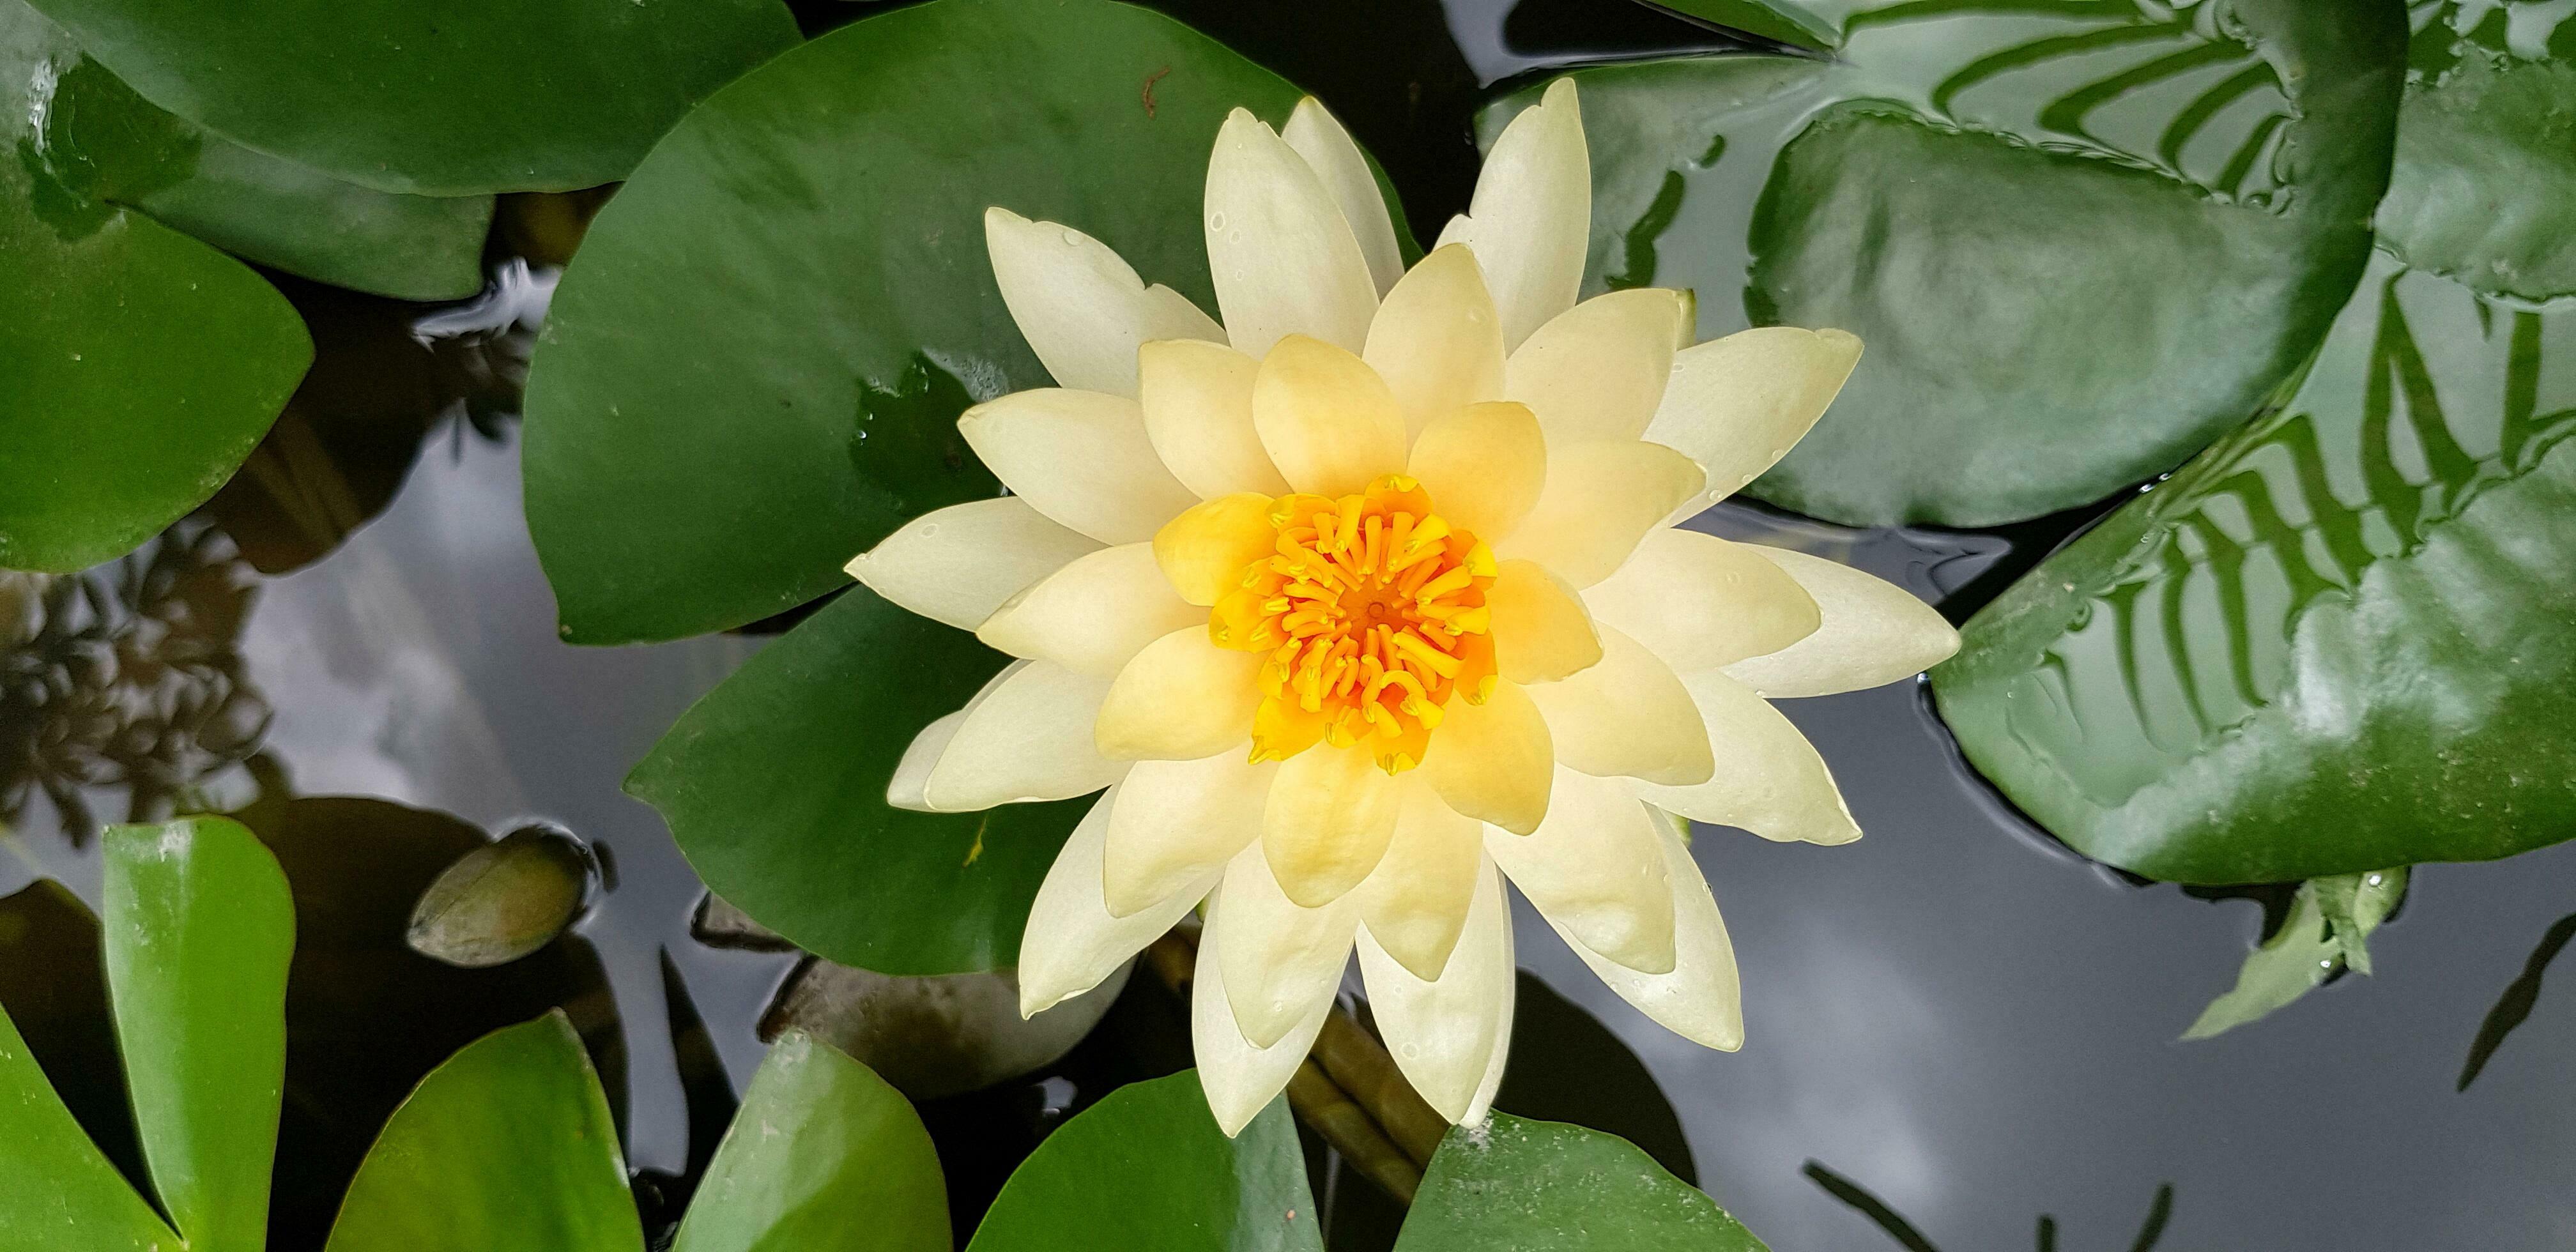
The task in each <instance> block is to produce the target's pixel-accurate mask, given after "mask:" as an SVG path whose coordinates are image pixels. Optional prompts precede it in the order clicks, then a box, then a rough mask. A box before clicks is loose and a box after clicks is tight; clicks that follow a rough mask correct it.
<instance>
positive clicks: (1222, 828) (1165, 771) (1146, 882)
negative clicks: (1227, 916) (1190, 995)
mask: <svg viewBox="0 0 2576 1252" xmlns="http://www.w3.org/2000/svg"><path fill="white" fill-rule="evenodd" d="M1243 758H1244V754H1243V751H1242V750H1241V749H1240V748H1235V749H1230V750H1228V751H1224V752H1219V753H1217V754H1215V755H1213V756H1207V757H1201V758H1200V759H1198V760H1195V761H1138V762H1137V763H1136V767H1135V768H1134V769H1131V770H1129V771H1127V777H1126V778H1125V779H1124V780H1122V781H1121V782H1120V783H1119V784H1118V807H1117V808H1116V809H1115V810H1113V811H1112V812H1111V813H1110V815H1109V850H1108V852H1107V854H1106V855H1105V857H1104V858H1103V861H1102V881H1101V891H1102V895H1103V896H1104V898H1106V900H1107V901H1108V904H1109V911H1110V912H1111V913H1113V914H1116V915H1118V916H1121V917H1124V916H1126V915H1127V914H1129V913H1133V912H1136V911H1138V910H1140V909H1146V908H1151V907H1153V905H1154V904H1155V903H1157V902H1159V901H1161V900H1163V899H1165V898H1166V897H1168V896H1170V895H1171V893H1173V892H1175V891H1178V890H1180V889H1181V888H1183V887H1185V886H1187V885H1188V884H1190V883H1193V882H1197V881H1199V880H1200V879H1202V878H1204V877H1206V876H1207V875H1209V874H1213V873H1215V872H1217V871H1219V870H1221V869H1223V868H1225V863H1226V862H1228V861H1230V860H1233V859H1234V855H1235V854H1236V853H1238V852H1241V851H1243V850H1244V849H1245V848H1247V847H1250V846H1251V845H1252V841H1253V840H1255V839H1258V838H1260V837H1261V806H1262V802H1263V801H1264V800H1266V799H1268V798H1269V795H1270V782H1271V779H1272V778H1274V777H1276V776H1277V775H1278V773H1279V766H1278V765H1277V764H1276V763H1273V762H1267V761H1263V762H1248V761H1246V760H1244V759H1243Z"/></svg>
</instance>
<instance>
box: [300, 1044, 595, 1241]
mask: <svg viewBox="0 0 2576 1252" xmlns="http://www.w3.org/2000/svg"><path fill="white" fill-rule="evenodd" d="M643 1246H644V1231H643V1228H642V1225H641V1223H640V1222H639V1221H638V1220H637V1218H636V1215H635V1201H634V1198H633V1197H632V1196H631V1195H629V1194H628V1192H627V1189H626V1164H625V1160H624V1158H623V1156H621V1155H620V1153H619V1152H618V1148H617V1127H616V1125H615V1123H613V1122H612V1121H611V1120H610V1118H609V1115H608V1098H607V1097H606V1096H605V1095H604V1094H602V1093H601V1091H600V1089H599V1077H598V1075H596V1074H594V1073H592V1072H591V1068H590V1058H589V1057H588V1056H586V1055H584V1054H583V1052H582V1050H581V1038H580V1036H578V1035H576V1034H574V1033H573V1029H572V1026H571V1024H570V1023H568V1022H566V1021H565V1020H564V1017H563V1015H562V1013H560V1012H555V1013H549V1014H547V1015H546V1016H544V1017H540V1018H538V1019H537V1020H535V1021H532V1022H526V1023H523V1024H521V1025H517V1026H510V1027H505V1028H503V1029H501V1030H497V1031H494V1032H493V1033H491V1034H489V1035H486V1036H484V1037H483V1038H482V1039H480V1040H478V1041H476V1042H475V1043H474V1044H472V1045H471V1046H469V1047H467V1048H466V1049H465V1050H464V1051H462V1052H459V1053H457V1054H456V1055H455V1056H454V1057H453V1058H451V1059H450V1060H449V1061H448V1062H447V1063H446V1064H444V1065H441V1066H439V1067H438V1068H437V1069H436V1070H435V1071H433V1072H432V1073H431V1074H430V1076H429V1077H428V1078H427V1079H425V1080H423V1081H422V1083H421V1084H420V1089H419V1090H417V1091H414V1092H413V1093H412V1096H411V1098H410V1099H409V1100H406V1101H404V1102H403V1106H402V1107H401V1108H400V1109H397V1110H395V1112H394V1116H393V1121H392V1122H391V1123H389V1124H388V1125H386V1127H385V1131H384V1134H383V1135H382V1136H380V1137H378V1138H377V1140H376V1144H375V1146H374V1147H373V1148H371V1149H369V1150H368V1152H367V1160H366V1164H364V1165H362V1166H360V1167H359V1168H358V1177H357V1180H356V1181H355V1182H353V1183H351V1184H350V1186H349V1198H348V1200H347V1201H346V1203H344V1204H343V1205H342V1206H341V1209H340V1220H339V1221H338V1223H336V1224H335V1225H333V1226H332V1228H331V1240H330V1243H329V1244H328V1245H326V1248H327V1252H640V1250H641V1249H642V1248H643Z"/></svg>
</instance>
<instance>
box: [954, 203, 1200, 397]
mask: <svg viewBox="0 0 2576 1252" xmlns="http://www.w3.org/2000/svg"><path fill="white" fill-rule="evenodd" d="M984 249H985V251H986V252H988V253H990V254H991V255H992V258H993V281H994V282H995V284H996V285H998V286H999V287H1000V288H1001V289H1002V303H1003V304H1005V305H1008V306H1009V307H1010V310H1011V320H1012V321H1013V322H1016V323H1018V324H1019V327H1020V337H1021V338H1022V339H1026V340H1028V343H1029V350H1030V351H1032V352H1035V353H1037V355H1038V361H1039V363H1041V364H1043V365H1045V366H1046V368H1047V373H1049V374H1051V375H1053V376H1054V377H1055V381H1056V385H1057V386H1059V387H1074V388H1079V389H1081V390H1083V391H1105V392H1108V393H1109V394H1111V395H1117V396H1131V397H1132V396H1134V395H1135V394H1136V347H1137V345H1139V344H1142V343H1144V342H1146V341H1147V340H1151V339H1208V340H1214V341H1216V342H1218V343H1223V342H1225V328H1224V327H1221V326H1219V325H1217V324H1216V319H1214V318H1212V317H1209V316H1208V315H1207V314H1205V313H1202V312H1200V311H1199V307H1198V306H1197V305H1195V304H1192V303H1190V301H1189V297H1187V296H1184V295H1182V294H1181V293H1179V292H1177V291H1174V290H1172V289H1171V288H1169V287H1165V286H1162V285H1161V284H1159V283H1158V284H1156V285H1154V286H1152V287H1148V286H1146V285H1145V281H1144V280H1143V279H1141V278H1138V277H1137V276H1136V271H1135V269H1134V268H1133V267H1131V266H1129V265H1128V264H1127V262H1126V261H1124V260H1122V259H1120V257H1119V255H1118V254H1117V253H1116V252H1114V251H1111V250H1110V248H1109V245H1107V244H1104V243H1102V242H1100V241H1099V240H1097V239H1094V238H1092V237H1091V236H1089V235H1086V234H1083V233H1082V232H1081V231H1078V230H1075V229H1074V228H1072V227H1070V226H1060V225H1058V224H1056V223H1054V222H1032V221H1030V220H1029V219H1027V218H1025V217H1022V216H1020V215H1019V214H1017V213H1013V212H1011V211H1010V210H1009V209H1004V208H990V209H986V210H984Z"/></svg>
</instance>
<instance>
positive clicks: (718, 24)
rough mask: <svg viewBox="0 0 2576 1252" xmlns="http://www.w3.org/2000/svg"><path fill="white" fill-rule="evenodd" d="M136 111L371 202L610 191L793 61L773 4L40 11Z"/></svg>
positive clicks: (490, 1) (546, 1)
mask: <svg viewBox="0 0 2576 1252" xmlns="http://www.w3.org/2000/svg"><path fill="white" fill-rule="evenodd" d="M32 2H33V3H34V4H35V5H36V7H37V8H39V9H42V10H44V12H45V13H46V14H47V15H49V16H51V17H52V18H53V19H54V20H55V21H58V22H60V23H62V24H63V25H64V26H66V27H69V28H70V29H71V30H72V32H73V33H74V34H76V35H78V36H79V38H80V40H81V43H82V44H83V45H84V46H85V47H87V48H88V49H89V51H90V54H91V55H93V56H95V57H97V58H98V59H99V60H100V61H101V62H103V63H105V64H106V65H107V67H108V68H109V69H111V70H114V71H115V72H116V75H117V77H119V78H122V79H124V80H125V81H126V82H127V83H130V84H132V85H133V87H134V89H135V90H136V91H138V92H141V93H142V95H143V96H144V98H145V99H148V100H150V101H152V102H153V103H154V104H157V105H159V106H161V107H162V108H164V109H167V110H169V111H170V112H172V113H176V114H178V115H179V116H181V117H183V118H186V119H188V120H189V121H192V122H195V123H197V124H199V125H201V126H204V127H206V128H207V129H209V130H212V131H215V132H217V133H219V134H222V135H224V136H226V137H228V138H231V139H234V140H237V141H239V142H241V143H243V144H246V145H248V146H250V147H253V148H257V149H259V150H261V151H263V152H268V153H272V154H275V155H277V156H281V157H284V158H287V159H289V160H292V161H297V162H301V163H303V164H305V165H309V166H312V167H313V168H315V169H318V170H321V171H322V172H324V173H326V174H330V175H332V176H335V177H338V178H342V179H346V180H348V181H350V182H354V183H358V184H360V185H362V186H367V187H374V188H377V189H379V190H382V191H395V192H418V193H424V194H430V195H475V194H480V193H484V192H492V191H514V190H530V191H534V190H553V191H562V190H569V189H572V188H575V187H589V186H595V185H597V184H600V183H606V182H614V181H616V180H617V179H619V178H622V177H624V176H625V175H626V173H627V171H629V170H631V169H633V168H634V167H635V163H636V161H637V160H639V159H641V158H642V156H643V155H644V150H645V149H646V148H648V147H650V146H652V143H653V141H654V140H655V139H656V138H658V137H660V136H661V134H662V132H663V131H664V130H666V129H668V128H669V127H670V125H671V123H672V122H674V121H677V120H678V119H679V117H680V115H681V114H682V113H684V112H686V111H687V110H688V108H689V106H690V105H691V104H694V103H696V102H697V101H699V100H702V99H704V98H706V96H707V94H708V93H709V92H712V91H714V90H715V89H716V88H718V87H720V86H723V85H724V84H725V82H726V81H728V80H730V79H732V78H733V77H734V76H735V75H738V74H740V73H742V72H743V71H744V70H746V69H749V68H751V67H752V66H754V65H757V64H759V63H760V62H761V61H763V60H766V59H768V58H769V57H771V56H773V55H775V54H776V53H778V52H779V51H780V50H781V49H784V48H786V47H788V46H790V45H792V44H794V43H795V42H796V38H797V34H796V25H795V21H794V20H793V19H792V18H791V17H790V16H789V15H788V12H787V10H786V8H785V7H784V6H783V5H781V4H779V3H778V0H689V2H688V3H681V4H668V3H656V4H638V3H635V0H523V2H520V3H506V2H503V0H451V2H449V3H442V4H438V5H436V6H434V7H424V6H422V5H419V4H413V3H407V2H405V0H329V2H326V0H230V2H228V3H223V4H202V3H198V2H197V0H32Z"/></svg>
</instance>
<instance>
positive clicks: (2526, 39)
mask: <svg viewBox="0 0 2576 1252" xmlns="http://www.w3.org/2000/svg"><path fill="white" fill-rule="evenodd" d="M2540 8H2541V6H2526V7H2525V8H2524V9H2523V10H2522V11H2521V12H2519V13H2516V14H2515V15H2514V16H2513V18H2512V19H2511V20H2510V21H2509V22H2496V21H2481V22H2479V23H2478V24H2477V25H2476V26H2474V27H2473V28H2472V29H2471V30H2470V31H2469V32H2467V33H2466V34H2465V35H2464V34H2461V33H2459V32H2458V29H2457V28H2458V27H2459V25H2461V24H2462V23H2461V19H2462V17H2463V16H2471V17H2478V16H2493V15H2494V10H2493V9H2491V8H2489V7H2487V6H2485V5H2477V6H2471V7H2469V8H2466V9H2464V7H2463V6H2462V5H2460V4H2459V3H2457V2H2456V0H2450V2H2446V3H2444V4H2442V5H2440V6H2439V7H2438V9H2437V10H2436V11H2435V12H2434V13H2433V14H2431V17H2432V18H2433V20H2431V21H2428V22H2426V23H2424V27H2423V29H2422V30H2421V31H2420V32H2418V33H2417V34H2416V36H2415V42H2414V46H2413V49H2412V51H2411V53H2410V59H2411V60H2412V61H2413V63H2414V65H2413V68H2414V69H2415V70H2416V72H2417V73H2418V74H2419V75H2421V76H2423V78H2424V79H2425V81H2423V82H2422V83H2420V84H2419V85H2418V86H2416V87H2415V88H2414V89H2413V90H2410V91H2408V92H2407V95H2406V104H2405V107H2404V109H2403V110H2402V111H2401V112H2400V113H2399V114H2398V128H2397V168H2396V172H2395V173H2394V174H2393V175H2392V176H2391V177H2390V179H2389V188H2388V199H2387V201H2386V202H2384V203H2382V204H2381V205H2380V206H2379V234H2380V239H2381V241H2382V242H2384V243H2385V244H2386V245H2387V246H2388V247H2389V248H2390V249H2392V250H2393V251H2395V252H2396V253H2397V255H2399V256H2401V257H2404V258H2405V259H2406V262H2407V264H2409V265H2411V266H2413V267H2414V268H2416V269H2419V270H2424V271H2427V272H2430V273H2435V274H2441V275H2444V276H2446V277H2450V278H2455V279H2457V280H2459V281H2460V282H2461V283H2463V284H2466V285H2467V286H2469V287H2471V288H2473V289H2475V290H2477V291H2479V292H2482V293H2484V294H2487V295H2494V296H2518V297H2521V298H2524V299H2528V300H2547V299H2551V298H2553V297H2557V296H2564V295H2576V248H2571V247H2569V246H2568V243H2567V241H2568V239H2569V238H2570V237H2571V236H2576V159H2571V157H2570V156H2569V154H2570V153H2576V109H2571V108H2570V107H2569V106H2568V102H2569V101H2571V100H2576V24H2569V23H2568V22H2567V19H2568V16H2569V15H2568V14H2567V13H2565V12H2560V13H2557V14H2554V15H2545V14H2544V13H2542V12H2541V11H2540ZM2526 26H2527V27H2528V28H2530V30H2529V34H2527V35H2524V34H2523V33H2522V32H2520V31H2516V30H2515V29H2514V28H2515V27H2526ZM2507 32H2512V34H2511V35H2508V36H2507V37H2506V38H2497V36H2498V35H2503V34H2506V33H2507ZM2560 32H2564V33H2560ZM2553 34H2557V36H2558V38H2559V39H2560V41H2561V42H2562V44H2563V45H2565V46H2563V47H2562V48H2561V49H2560V52H2559V54H2558V55H2557V56H2555V57H2552V56H2550V55H2549V54H2548V52H2547V48H2548V40H2549V37H2550V36H2551V35H2553ZM2514 36H2520V39H2519V42H2520V45H2521V46H2520V47H2519V48H2517V47H2516V46H2515V43H2516V42H2517V40H2516V39H2515V38H2514ZM2498 188H2504V189H2509V190H2510V193H2511V200H2512V207H2511V208H2510V209H2503V211H2499V209H2501V208H2502V206H2501V205H2500V204H2499V202H2498V200H2497V199H2496V195H2495V192H2496V189H2498Z"/></svg>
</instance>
